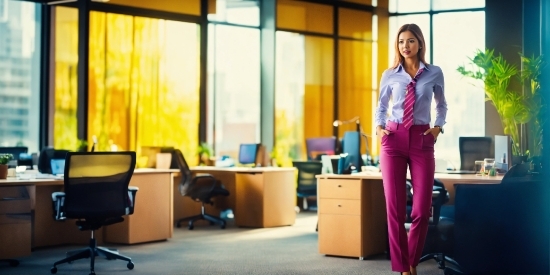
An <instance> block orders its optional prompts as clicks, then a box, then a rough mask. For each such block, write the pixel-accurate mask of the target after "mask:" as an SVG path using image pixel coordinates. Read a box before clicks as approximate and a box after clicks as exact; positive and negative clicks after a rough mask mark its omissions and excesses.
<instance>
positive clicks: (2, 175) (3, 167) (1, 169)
mask: <svg viewBox="0 0 550 275" xmlns="http://www.w3.org/2000/svg"><path fill="white" fill-rule="evenodd" d="M7 178H8V165H7V164H0V179H2V180H5V179H7Z"/></svg>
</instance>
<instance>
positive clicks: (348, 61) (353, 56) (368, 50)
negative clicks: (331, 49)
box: [338, 39, 376, 153]
mask: <svg viewBox="0 0 550 275" xmlns="http://www.w3.org/2000/svg"><path fill="white" fill-rule="evenodd" d="M371 59H372V43H371V42H365V41H356V40H345V39H340V40H339V41H338V61H339V63H338V119H339V120H342V121H347V120H351V119H353V118H355V117H357V118H358V119H359V121H360V124H361V126H362V128H363V130H364V131H367V134H368V133H369V131H370V129H372V127H373V123H372V121H373V120H374V118H373V114H374V108H375V103H376V101H374V102H373V96H372V93H373V90H372V81H371V76H372V73H373V69H372V61H371ZM355 130H356V124H355V123H350V124H346V125H341V126H339V127H338V137H339V138H342V137H343V136H344V133H345V132H346V131H355ZM373 141H376V139H372V137H370V138H368V142H369V145H368V146H369V148H372V146H373V144H374V143H373ZM365 146H366V143H365V140H362V141H361V152H362V153H365V152H366V148H365Z"/></svg>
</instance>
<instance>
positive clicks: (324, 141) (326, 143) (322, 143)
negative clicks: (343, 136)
mask: <svg viewBox="0 0 550 275" xmlns="http://www.w3.org/2000/svg"><path fill="white" fill-rule="evenodd" d="M306 151H307V159H308V160H320V158H319V157H320V155H334V154H336V137H316V138H306Z"/></svg>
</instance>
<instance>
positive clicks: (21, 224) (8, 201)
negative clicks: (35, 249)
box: [0, 185, 35, 259]
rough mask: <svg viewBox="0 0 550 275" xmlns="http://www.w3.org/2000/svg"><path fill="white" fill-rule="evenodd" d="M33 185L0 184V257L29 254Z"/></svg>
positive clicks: (7, 257)
mask: <svg viewBox="0 0 550 275" xmlns="http://www.w3.org/2000/svg"><path fill="white" fill-rule="evenodd" d="M34 191H35V187H34V186H33V185H20V186H0V243H1V244H2V245H0V259H13V258H19V257H25V256H29V255H31V240H32V209H33V205H34V202H33V198H34Z"/></svg>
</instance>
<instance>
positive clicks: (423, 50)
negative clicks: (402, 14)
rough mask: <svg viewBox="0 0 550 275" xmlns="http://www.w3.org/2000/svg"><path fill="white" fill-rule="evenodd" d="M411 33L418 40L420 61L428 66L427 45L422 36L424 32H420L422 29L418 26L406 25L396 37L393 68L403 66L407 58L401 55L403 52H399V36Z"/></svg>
mask: <svg viewBox="0 0 550 275" xmlns="http://www.w3.org/2000/svg"><path fill="white" fill-rule="evenodd" d="M406 31H410V32H411V33H412V34H413V35H414V36H415V37H416V40H418V46H419V47H420V49H419V50H418V54H417V56H418V59H419V60H420V61H422V63H424V64H425V65H428V63H427V62H426V59H425V56H426V43H425V41H424V35H423V34H422V30H420V27H418V25H416V24H405V25H403V26H401V28H399V31H398V32H397V35H396V36H395V44H394V45H395V60H394V63H393V66H392V68H393V69H395V68H397V66H399V64H403V61H404V60H405V58H404V57H403V56H402V55H401V52H400V51H399V35H400V34H401V33H402V32H406Z"/></svg>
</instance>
